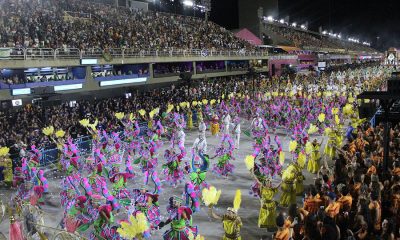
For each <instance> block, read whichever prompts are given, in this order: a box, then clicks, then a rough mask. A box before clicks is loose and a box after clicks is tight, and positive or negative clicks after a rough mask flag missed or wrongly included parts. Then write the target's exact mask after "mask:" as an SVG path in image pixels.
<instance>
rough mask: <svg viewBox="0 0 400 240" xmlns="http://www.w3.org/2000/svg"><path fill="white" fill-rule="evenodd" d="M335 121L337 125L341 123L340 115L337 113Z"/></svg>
mask: <svg viewBox="0 0 400 240" xmlns="http://www.w3.org/2000/svg"><path fill="white" fill-rule="evenodd" d="M335 123H336V125H339V123H340V118H339V116H338V115H335Z"/></svg>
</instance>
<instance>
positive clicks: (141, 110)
mask: <svg viewBox="0 0 400 240" xmlns="http://www.w3.org/2000/svg"><path fill="white" fill-rule="evenodd" d="M139 114H140V116H142V117H144V115H146V110H144V109H140V110H139Z"/></svg>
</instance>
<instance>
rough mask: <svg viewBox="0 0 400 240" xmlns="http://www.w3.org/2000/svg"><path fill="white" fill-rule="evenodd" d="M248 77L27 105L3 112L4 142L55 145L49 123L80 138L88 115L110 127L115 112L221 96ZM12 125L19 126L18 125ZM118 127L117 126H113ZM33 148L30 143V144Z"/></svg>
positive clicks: (19, 145)
mask: <svg viewBox="0 0 400 240" xmlns="http://www.w3.org/2000/svg"><path fill="white" fill-rule="evenodd" d="M247 87H248V86H247V85H245V80H244V77H229V78H215V79H209V80H206V81H199V82H196V86H192V87H188V86H187V85H184V86H181V87H175V86H174V85H172V86H171V87H170V88H163V89H154V90H151V91H147V92H137V93H134V94H132V98H130V99H126V98H122V97H121V98H113V99H101V100H100V99H98V100H92V101H78V102H77V104H76V105H75V106H74V107H71V106H70V105H69V104H68V103H64V104H62V105H57V106H53V107H41V106H40V105H27V106H25V107H24V108H21V109H18V110H16V111H14V110H12V109H11V110H10V111H3V112H0V118H1V121H2V124H1V125H0V132H1V133H2V134H1V136H0V146H15V149H14V150H15V152H20V151H21V150H22V149H23V148H24V147H27V146H31V145H33V144H35V145H37V146H38V147H40V148H46V147H49V146H51V142H50V141H49V140H48V139H47V137H46V136H44V135H43V134H42V133H41V129H42V128H43V127H45V126H48V125H52V126H54V127H55V128H57V129H59V128H61V129H64V130H65V131H66V132H68V133H69V134H70V135H71V136H72V137H74V138H76V137H79V136H84V135H86V134H87V132H86V130H85V129H83V128H82V127H81V126H80V124H79V120H81V119H82V118H85V117H93V116H96V118H98V119H99V124H100V126H102V125H104V126H107V129H114V128H118V127H119V125H118V124H117V123H116V122H115V117H114V113H115V112H136V110H140V109H145V110H146V111H151V110H152V109H154V108H155V107H160V108H161V109H165V108H166V106H167V104H168V103H180V102H183V101H189V102H191V101H192V100H201V99H203V98H212V97H213V96H220V95H222V93H230V92H232V91H237V90H239V88H240V89H247ZM12 126H19V127H18V128H15V127H12ZM113 127H114V128H113ZM28 148H29V147H28Z"/></svg>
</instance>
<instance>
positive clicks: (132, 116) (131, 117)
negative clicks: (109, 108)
mask: <svg viewBox="0 0 400 240" xmlns="http://www.w3.org/2000/svg"><path fill="white" fill-rule="evenodd" d="M129 120H130V121H131V122H133V120H135V115H133V113H129Z"/></svg>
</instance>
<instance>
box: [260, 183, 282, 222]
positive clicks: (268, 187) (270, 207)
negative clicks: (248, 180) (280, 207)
mask: <svg viewBox="0 0 400 240" xmlns="http://www.w3.org/2000/svg"><path fill="white" fill-rule="evenodd" d="M260 186H261V190H260V192H261V199H260V201H261V208H260V214H259V216H258V227H259V228H268V229H271V228H275V227H276V221H275V219H276V205H277V204H276V202H275V201H274V196H275V195H276V193H277V192H278V188H279V186H277V187H275V188H274V187H273V186H272V183H271V181H270V180H269V179H267V180H266V182H265V183H264V184H262V185H261V184H260Z"/></svg>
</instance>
